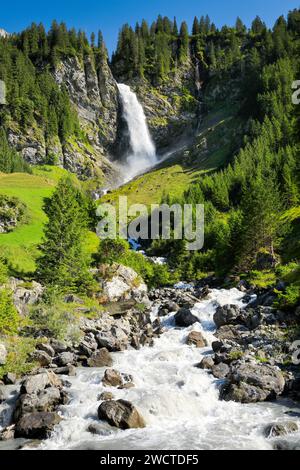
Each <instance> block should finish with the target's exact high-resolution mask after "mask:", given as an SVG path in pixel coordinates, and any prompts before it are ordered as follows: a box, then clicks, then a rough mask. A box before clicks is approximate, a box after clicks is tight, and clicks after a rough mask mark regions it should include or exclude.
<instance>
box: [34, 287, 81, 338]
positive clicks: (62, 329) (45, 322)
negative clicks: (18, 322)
mask: <svg viewBox="0 0 300 470" xmlns="http://www.w3.org/2000/svg"><path fill="white" fill-rule="evenodd" d="M30 321H31V324H32V326H33V328H34V329H37V330H42V331H43V332H44V334H45V336H49V337H52V338H56V339H59V340H65V341H71V342H77V341H78V340H79V339H80V336H81V332H80V328H79V324H78V315H76V314H75V312H74V305H72V304H66V303H64V302H63V301H62V300H61V299H59V298H55V293H53V296H52V295H51V294H50V296H49V297H48V299H47V300H46V301H44V302H43V303H40V304H39V305H37V306H35V307H33V308H32V310H31V314H30Z"/></svg>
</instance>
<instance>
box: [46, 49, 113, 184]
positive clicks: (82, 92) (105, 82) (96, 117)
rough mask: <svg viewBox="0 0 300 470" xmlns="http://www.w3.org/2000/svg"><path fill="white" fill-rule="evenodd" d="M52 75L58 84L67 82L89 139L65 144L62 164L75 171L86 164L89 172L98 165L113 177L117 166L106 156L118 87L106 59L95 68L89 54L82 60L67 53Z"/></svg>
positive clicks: (107, 176) (111, 137) (111, 131)
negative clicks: (84, 142)
mask: <svg viewBox="0 0 300 470" xmlns="http://www.w3.org/2000/svg"><path fill="white" fill-rule="evenodd" d="M54 78H55V80H56V82H57V83H58V84H59V85H64V86H66V88H67V90H68V93H69V96H70V99H71V102H72V103H73V104H74V106H75V107H76V109H77V112H78V116H79V120H80V123H81V126H82V129H83V130H84V132H85V134H86V136H87V139H88V144H83V143H79V142H69V143H68V144H67V146H66V148H65V149H64V166H65V168H67V169H68V170H70V171H73V172H75V173H78V172H80V169H81V168H85V170H87V172H88V173H89V172H90V173H91V172H93V171H95V168H97V167H98V168H100V169H101V170H102V171H103V173H104V174H105V176H106V178H108V179H114V178H115V176H116V170H115V168H114V167H113V166H112V164H111V162H110V161H109V160H108V156H109V153H110V147H111V146H112V145H113V143H114V142H115V140H116V135H117V118H118V109H119V101H118V88H117V85H116V82H115V80H114V78H113V76H112V73H111V71H110V68H109V66H108V63H107V61H106V60H103V61H102V63H101V64H100V66H99V67H98V71H96V69H95V66H94V64H93V62H92V60H91V58H90V57H89V56H86V57H85V59H84V63H80V62H79V60H78V58H77V57H68V58H66V59H65V60H64V61H63V62H61V63H60V64H59V65H58V66H57V67H56V68H55V70H54ZM87 176H88V175H87Z"/></svg>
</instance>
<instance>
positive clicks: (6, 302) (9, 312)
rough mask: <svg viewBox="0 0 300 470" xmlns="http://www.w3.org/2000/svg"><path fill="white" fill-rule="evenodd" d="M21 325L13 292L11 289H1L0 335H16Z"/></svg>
mask: <svg viewBox="0 0 300 470" xmlns="http://www.w3.org/2000/svg"><path fill="white" fill-rule="evenodd" d="M20 325H21V318H20V316H19V314H18V312H17V310H16V308H15V306H14V303H13V299H12V292H11V291H10V290H9V289H4V288H2V289H0V334H1V335H11V334H15V333H17V331H18V329H19V327H20Z"/></svg>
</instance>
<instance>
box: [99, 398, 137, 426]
mask: <svg viewBox="0 0 300 470" xmlns="http://www.w3.org/2000/svg"><path fill="white" fill-rule="evenodd" d="M98 417H99V419H101V420H104V421H107V422H108V423H109V424H110V425H111V426H116V427H117V428H120V429H132V428H144V427H146V423H145V420H144V418H143V417H142V416H141V415H140V413H139V412H138V410H137V409H136V408H135V407H134V406H133V405H132V403H130V402H128V401H125V400H118V401H113V400H111V401H105V402H103V403H101V405H100V406H99V409H98Z"/></svg>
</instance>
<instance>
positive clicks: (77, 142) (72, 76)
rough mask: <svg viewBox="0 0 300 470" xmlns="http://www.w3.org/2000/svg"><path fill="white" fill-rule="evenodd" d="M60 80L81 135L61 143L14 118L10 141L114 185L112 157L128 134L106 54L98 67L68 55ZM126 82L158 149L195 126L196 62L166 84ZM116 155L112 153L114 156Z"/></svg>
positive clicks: (32, 158)
mask: <svg viewBox="0 0 300 470" xmlns="http://www.w3.org/2000/svg"><path fill="white" fill-rule="evenodd" d="M52 73H53V77H54V79H55V81H56V82H57V84H58V85H59V86H65V87H66V89H67V91H68V94H69V97H70V100H71V102H72V104H73V106H74V108H75V110H76V112H77V114H78V117H79V121H80V125H81V129H82V131H83V132H82V135H83V137H82V138H77V137H72V138H69V139H68V141H67V142H65V143H64V144H63V145H62V143H61V142H60V140H59V138H58V137H53V138H52V139H51V140H50V141H49V139H46V136H45V133H44V130H43V129H42V128H41V127H39V124H38V122H35V123H34V124H32V126H31V127H30V128H28V130H27V131H23V130H20V128H19V127H18V124H17V123H12V124H11V125H10V129H9V132H8V138H9V142H10V144H11V145H12V146H13V147H15V148H16V149H17V150H18V151H19V152H21V154H22V155H23V157H24V159H25V160H26V161H28V162H29V163H31V164H44V163H49V162H50V161H51V160H53V158H54V159H55V164H58V165H60V166H63V167H64V168H66V169H67V170H69V171H71V172H74V173H76V174H77V175H79V177H81V178H83V179H85V178H91V177H95V176H96V177H99V178H100V179H102V180H103V181H105V182H106V183H105V184H107V183H108V185H110V186H115V185H116V184H117V182H118V181H119V174H118V169H117V167H116V165H115V164H114V163H112V160H118V159H120V158H121V157H122V155H124V154H125V153H126V148H127V144H128V142H126V139H128V136H127V137H126V129H124V122H123V120H122V109H121V104H120V98H119V91H118V87H117V83H116V80H115V79H114V77H113V75H112V72H111V70H110V67H109V64H108V62H107V60H106V58H103V59H102V61H101V62H100V63H98V64H97V67H96V66H95V64H94V60H93V59H92V58H91V57H90V56H89V55H87V56H85V58H84V60H83V61H80V60H79V59H78V57H76V56H69V57H65V58H64V59H63V60H61V61H60V62H59V63H58V64H57V65H56V67H55V68H54V70H53V71H52ZM127 84H128V85H130V86H131V87H132V89H133V90H134V91H135V92H136V93H137V96H138V98H139V100H140V102H141V103H142V105H143V107H144V109H145V114H146V116H147V119H148V124H149V128H150V131H151V134H152V136H153V139H154V141H155V143H156V146H157V149H158V152H160V153H163V152H164V151H166V150H167V149H168V148H169V147H170V146H171V145H172V144H173V143H174V141H175V142H176V141H178V140H179V139H180V138H181V137H182V136H186V135H188V134H189V133H192V132H194V129H195V127H196V126H197V122H198V114H199V108H200V94H199V88H200V86H199V83H198V82H197V73H196V72H195V67H194V66H193V64H192V63H187V64H186V65H185V66H182V67H181V68H180V69H178V71H177V72H176V74H174V76H171V77H170V78H169V79H168V80H166V81H165V82H164V83H163V84H161V85H158V86H153V85H151V84H150V83H149V82H148V81H146V80H142V79H132V80H130V81H127ZM111 157H113V158H111Z"/></svg>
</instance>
